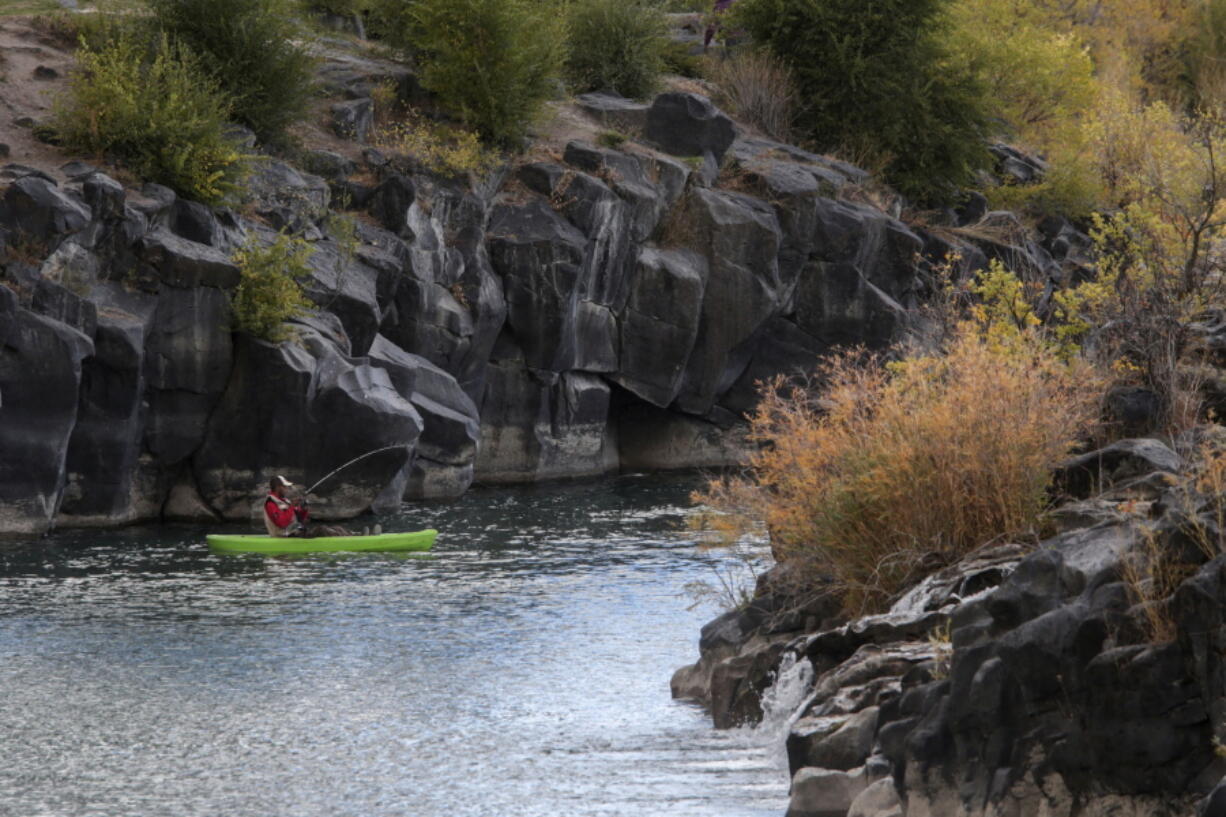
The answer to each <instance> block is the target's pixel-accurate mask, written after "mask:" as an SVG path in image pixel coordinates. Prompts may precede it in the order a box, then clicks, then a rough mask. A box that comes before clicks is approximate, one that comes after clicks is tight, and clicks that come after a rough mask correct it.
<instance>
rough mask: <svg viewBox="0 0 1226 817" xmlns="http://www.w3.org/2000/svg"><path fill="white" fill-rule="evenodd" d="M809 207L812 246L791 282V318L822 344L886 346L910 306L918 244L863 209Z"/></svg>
mask: <svg viewBox="0 0 1226 817" xmlns="http://www.w3.org/2000/svg"><path fill="white" fill-rule="evenodd" d="M814 203H815V213H814V218H815V232H814V238H813V247H814V249H813V252H812V254H811V255H810V259H811V260H810V261H809V262H808V263H807V264H806V266H805V267H804V269H803V270H801V272H800V277H799V280H798V282H797V285H796V292H795V297H794V301H793V303H794V306H793V309H794V314H793V316H792V317H793V320H794V321H795V322H796V324H797V326H799V327H800V328H801V329H802V330H804V331H805V332H806V333H807V334H809V335H811V336H813V337H814V338H817V339H818V340H819V341H820V342H821V343H823V344H826V345H828V346H836V345H837V346H849V345H850V346H854V345H857V344H862V345H865V346H868V347H870V348H881V347H884V346H887V345H889V344H890V343H892V342H894V341H895V340H896V339H897V337H898V332H899V330H900V328H901V327H902V325H903V323H904V321H905V318H906V315H907V310H908V308H910V307H912V306H913V305H914V304H915V302H916V295H917V294H918V289H919V284H918V269H917V267H916V263H915V261H916V258H917V257H918V255H919V253H920V251H921V250H922V249H923V241H921V239H920V238H919V237H918V236H917V235H915V234H914V233H913V232H911V231H910V230H909V229H908V228H907V227H906V226H905V225H904V224H902V223H901V222H899V221H896V220H894V219H891V218H890V217H889V216H887V215H885V214H884V213H882V212H881V211H880V210H877V209H875V208H872V207H869V206H867V205H860V204H854V203H851V202H844V201H835V200H832V199H816V200H815V202H814Z"/></svg>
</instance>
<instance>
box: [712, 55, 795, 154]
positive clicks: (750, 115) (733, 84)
mask: <svg viewBox="0 0 1226 817" xmlns="http://www.w3.org/2000/svg"><path fill="white" fill-rule="evenodd" d="M706 75H707V79H709V80H710V81H711V82H713V83H714V84H715V85H716V86H717V87H718V88H719V98H720V102H721V103H722V104H723V105H725V106H726V107H727V108H729V109H730V110H731V111H732V112H733V113H734V114H736V115H737V116H738V117H740V118H741V119H743V120H745V121H746V122H748V123H749V124H751V125H753V126H754V127H756V128H758V129H759V130H761V131H762V132H763V133H765V134H766V135H767V136H770V137H772V138H774V139H778V140H779V141H781V142H788V141H791V140H792V137H793V135H794V134H793V129H794V126H795V123H796V117H797V114H798V113H799V108H800V106H799V94H798V93H797V91H796V80H795V78H794V77H793V75H792V71H791V69H789V68H788V67H787V66H786V65H784V64H783V63H782V62H780V61H779V60H778V59H777V58H775V57H773V56H771V55H770V54H769V53H767V52H765V51H750V50H742V51H737V52H735V53H733V54H732V55H730V56H728V57H726V58H724V59H711V60H708V61H707V63H706Z"/></svg>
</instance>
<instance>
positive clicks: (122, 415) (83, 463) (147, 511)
mask: <svg viewBox="0 0 1226 817" xmlns="http://www.w3.org/2000/svg"><path fill="white" fill-rule="evenodd" d="M150 317H151V314H145V315H140V314H133V313H131V312H125V311H123V310H120V309H117V308H113V307H104V308H103V309H101V310H100V311H99V316H98V328H97V334H96V335H95V338H94V346H95V354H94V356H93V357H90V358H87V359H86V360H85V361H84V364H83V366H82V376H81V388H80V408H79V411H78V414H77V423H76V426H75V427H74V428H73V432H72V438H71V440H70V441H69V445H68V457H67V462H66V468H67V485H66V488H65V492H64V503H63V506H62V507H61V513H62V514H64V515H65V516H66V517H71V518H70V519H68V520H67V521H68V522H69V523H70V524H72V525H74V526H80V525H84V524H99V525H113V524H116V523H120V522H133V521H136V520H138V519H141V518H148V517H151V516H156V515H157V513H158V510H159V505H160V493H159V491H157V490H156V487H155V488H154V489H152V490H151V489H150V486H148V485H146V484H145V482H146V480H145V479H144V478H143V477H144V476H145V475H146V473H147V470H146V469H142V468H141V453H142V438H143V430H144V423H145V419H146V402H145V399H144V398H145V385H146V384H145V342H146V338H147V336H148V333H149V329H150V324H151V321H150Z"/></svg>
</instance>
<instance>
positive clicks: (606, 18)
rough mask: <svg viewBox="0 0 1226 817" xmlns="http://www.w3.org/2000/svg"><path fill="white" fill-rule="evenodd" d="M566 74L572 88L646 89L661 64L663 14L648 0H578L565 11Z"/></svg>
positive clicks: (639, 93) (632, 93) (638, 93)
mask: <svg viewBox="0 0 1226 817" xmlns="http://www.w3.org/2000/svg"><path fill="white" fill-rule="evenodd" d="M568 22H569V31H568V35H567V41H566V49H567V55H566V73H567V76H568V78H569V79H570V82H571V84H572V85H573V86H574V88H575V90H576V91H613V92H615V93H618V94H621V95H622V96H627V97H644V96H647V95H648V94H650V93H651V92H652V91H653V90H654V89H655V87H656V83H657V82H658V81H659V77H660V72H661V71H662V70H663V68H664V48H665V46H666V44H667V42H668V41H667V39H666V38H665V36H664V35H665V32H666V25H665V20H664V14H663V12H661V11H660V9H659V7H658V6H656V5H655V4H654V3H653V2H651V0H579V2H576V3H575V4H574V5H573V6H572V7H571V9H570V13H569V15H568Z"/></svg>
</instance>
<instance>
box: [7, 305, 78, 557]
mask: <svg viewBox="0 0 1226 817" xmlns="http://www.w3.org/2000/svg"><path fill="white" fill-rule="evenodd" d="M92 353H93V341H92V340H91V339H90V338H89V337H87V336H85V335H84V334H82V333H81V332H79V331H77V330H75V329H73V328H71V327H69V326H67V325H65V324H63V323H61V322H59V321H56V320H53V319H51V318H47V317H44V316H42V315H38V314H35V313H33V312H31V311H30V310H29V309H26V308H24V307H22V306H21V305H19V303H18V300H17V296H16V294H14V293H13V292H12V291H11V290H9V289H6V288H4V287H0V413H2V416H3V421H2V422H0V528H2V529H4V530H6V531H14V532H19V533H41V532H43V531H45V530H47V529H48V528H49V527H50V526H51V524H52V521H53V519H54V517H55V514H56V513H57V512H58V510H59V506H60V501H61V496H62V490H63V484H64V462H65V459H66V457H67V454H68V442H69V439H70V437H71V435H72V430H73V427H74V426H75V424H76V419H77V408H78V401H77V394H78V392H79V389H80V386H81V362H82V360H84V359H85V358H86V357H88V356H90V355H91V354H92Z"/></svg>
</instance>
